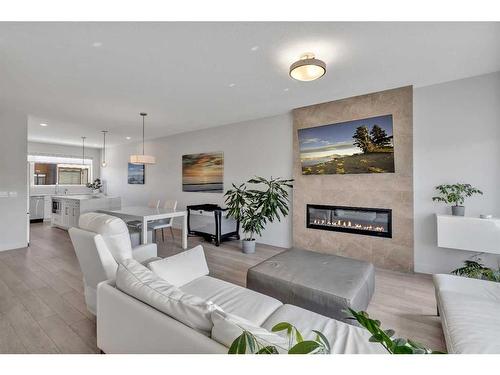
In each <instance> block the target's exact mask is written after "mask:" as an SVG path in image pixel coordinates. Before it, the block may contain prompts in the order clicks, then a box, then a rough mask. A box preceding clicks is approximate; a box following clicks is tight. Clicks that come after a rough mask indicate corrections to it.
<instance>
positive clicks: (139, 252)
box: [68, 212, 157, 315]
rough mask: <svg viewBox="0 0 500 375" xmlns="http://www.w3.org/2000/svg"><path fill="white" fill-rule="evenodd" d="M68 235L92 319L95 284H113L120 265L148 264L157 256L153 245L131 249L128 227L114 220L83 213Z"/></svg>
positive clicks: (94, 310) (94, 305)
mask: <svg viewBox="0 0 500 375" xmlns="http://www.w3.org/2000/svg"><path fill="white" fill-rule="evenodd" d="M68 232H69V236H70V238H71V242H72V244H73V247H74V249H75V253H76V256H77V258H78V262H79V263H80V268H81V269H82V273H83V284H84V292H85V302H86V304H87V309H88V310H89V311H90V312H91V313H92V314H94V315H95V314H96V291H97V284H99V283H100V282H101V281H105V280H113V279H114V278H115V274H116V270H117V268H118V263H119V262H120V261H122V260H124V259H128V258H134V259H136V260H137V261H139V262H147V261H148V260H152V259H155V258H156V255H157V248H156V244H155V243H150V244H145V245H140V246H135V247H132V244H131V241H130V235H129V231H128V228H127V225H126V224H125V222H124V221H123V220H122V219H120V218H117V217H115V216H110V215H106V214H101V213H97V212H88V213H85V214H83V215H80V218H79V228H70V229H69V231H68Z"/></svg>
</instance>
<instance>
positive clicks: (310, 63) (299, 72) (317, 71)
mask: <svg viewBox="0 0 500 375" xmlns="http://www.w3.org/2000/svg"><path fill="white" fill-rule="evenodd" d="M325 73H326V64H325V62H324V61H321V60H319V59H316V58H315V57H314V54H312V53H306V54H303V55H302V56H301V57H300V59H299V60H297V61H295V62H294V63H293V64H292V65H291V66H290V77H292V78H293V79H296V80H297V81H306V82H307V81H314V80H316V79H318V78H321V77H323V76H324V75H325Z"/></svg>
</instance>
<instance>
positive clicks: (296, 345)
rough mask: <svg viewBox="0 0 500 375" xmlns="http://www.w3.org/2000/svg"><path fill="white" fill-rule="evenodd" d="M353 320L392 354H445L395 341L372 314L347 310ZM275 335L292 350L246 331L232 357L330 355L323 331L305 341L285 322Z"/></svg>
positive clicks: (238, 340) (235, 346) (400, 340)
mask: <svg viewBox="0 0 500 375" xmlns="http://www.w3.org/2000/svg"><path fill="white" fill-rule="evenodd" d="M346 313H348V314H349V317H350V318H351V319H355V320H357V321H358V323H359V324H360V325H361V326H362V327H363V328H365V329H366V330H368V331H369V332H370V333H371V334H372V336H371V337H370V339H369V341H370V342H378V343H380V344H381V345H382V346H383V347H384V348H385V349H386V350H387V352H388V353H389V354H441V352H438V351H433V350H431V349H428V348H426V347H425V346H423V345H422V344H419V343H417V342H415V341H413V340H410V339H403V338H392V337H393V336H394V334H395V332H394V330H392V329H387V330H383V329H382V328H381V326H380V321H379V320H374V319H371V318H370V316H369V315H368V313H366V312H364V311H359V312H357V311H355V310H353V309H349V310H348V311H346ZM272 331H273V332H282V331H286V335H287V338H288V348H282V347H279V348H278V347H276V346H275V345H269V343H263V342H261V340H260V339H259V338H257V337H255V336H254V335H253V334H252V333H250V332H248V331H246V330H243V333H242V334H241V335H240V336H238V337H237V338H236V339H235V340H234V341H233V343H232V344H231V347H230V348H229V352H228V353H229V354H280V350H279V349H281V352H283V353H288V354H330V353H331V347H330V343H329V342H328V339H327V338H326V337H325V335H324V334H322V333H321V332H319V331H316V330H313V331H312V332H314V333H315V334H316V336H315V339H314V340H304V338H303V336H302V334H301V333H300V332H299V331H298V330H297V328H296V327H294V326H293V325H292V324H290V323H287V322H281V323H278V324H276V325H275V326H274V327H273V328H272Z"/></svg>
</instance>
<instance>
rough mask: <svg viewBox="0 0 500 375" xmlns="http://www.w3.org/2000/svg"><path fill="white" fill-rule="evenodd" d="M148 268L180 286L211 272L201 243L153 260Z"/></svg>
mask: <svg viewBox="0 0 500 375" xmlns="http://www.w3.org/2000/svg"><path fill="white" fill-rule="evenodd" d="M148 268H149V269H150V270H151V271H153V272H154V273H155V274H157V275H158V276H160V277H161V278H162V279H163V280H165V281H167V282H169V283H170V284H172V285H175V286H179V287H180V286H183V285H185V284H187V283H189V282H190V281H193V280H195V279H197V278H199V277H202V276H206V275H208V272H209V271H208V266H207V261H206V259H205V253H204V252H203V247H202V246H201V245H198V246H196V247H194V248H192V249H190V250H186V251H183V252H182V253H179V254H176V255H173V256H170V257H168V258H164V259H161V260H157V261H154V262H151V263H149V264H148Z"/></svg>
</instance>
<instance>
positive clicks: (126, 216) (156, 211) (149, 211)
mask: <svg viewBox="0 0 500 375" xmlns="http://www.w3.org/2000/svg"><path fill="white" fill-rule="evenodd" d="M99 212H102V213H105V214H108V215H111V216H116V217H119V218H120V219H123V220H124V221H130V220H140V221H141V222H142V226H141V231H142V234H141V243H142V244H146V243H147V242H148V222H151V221H155V220H162V219H174V218H182V248H183V249H187V233H188V228H187V211H177V210H171V209H166V208H152V207H147V206H128V207H122V208H121V209H119V210H99Z"/></svg>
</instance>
